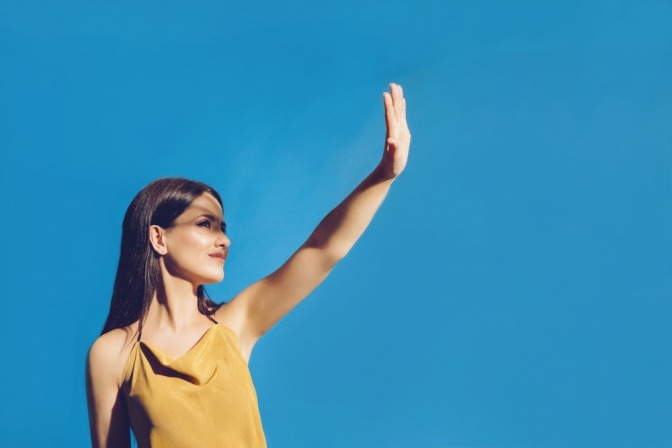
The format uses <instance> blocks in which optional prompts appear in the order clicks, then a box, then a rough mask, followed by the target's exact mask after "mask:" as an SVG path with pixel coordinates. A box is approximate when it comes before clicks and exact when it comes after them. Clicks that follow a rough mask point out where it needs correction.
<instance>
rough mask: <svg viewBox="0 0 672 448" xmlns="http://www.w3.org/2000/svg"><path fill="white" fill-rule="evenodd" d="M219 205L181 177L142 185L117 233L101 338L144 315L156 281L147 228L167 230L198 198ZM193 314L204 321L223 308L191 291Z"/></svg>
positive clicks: (200, 292)
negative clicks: (118, 241)
mask: <svg viewBox="0 0 672 448" xmlns="http://www.w3.org/2000/svg"><path fill="white" fill-rule="evenodd" d="M206 192H207V193H210V194H211V195H213V196H214V197H215V198H216V199H217V201H218V202H219V205H222V199H221V198H220V196H219V194H218V193H217V192H216V191H215V190H214V188H212V187H210V186H209V185H206V184H204V183H202V182H198V181H195V180H191V179H186V178H183V177H164V178H161V179H157V180H155V181H153V182H152V183H150V184H149V185H147V186H146V187H145V188H143V189H142V190H140V192H139V193H138V194H137V195H136V196H135V198H133V201H132V202H131V205H129V206H128V209H127V210H126V215H125V216H124V223H123V226H122V233H121V251H120V253H119V266H118V267H117V276H116V279H115V281H114V290H113V292H112V301H111V303H110V311H109V313H108V315H107V319H106V320H105V325H104V326H103V330H102V331H101V333H100V334H101V335H103V334H105V333H107V332H108V331H111V330H113V329H115V328H122V327H125V326H127V325H129V324H131V323H133V322H135V321H136V320H138V319H140V326H139V328H138V331H141V330H142V320H143V319H141V318H142V317H144V316H145V314H146V313H147V310H148V309H149V305H150V302H151V300H152V295H153V294H154V291H155V290H156V287H157V286H158V285H159V283H160V281H161V270H160V267H159V255H158V254H157V253H156V252H155V251H154V250H153V248H152V246H151V244H150V241H149V226H151V225H154V224H156V225H158V226H161V227H163V228H164V229H169V228H171V227H173V226H174V225H175V220H176V219H177V218H178V217H179V216H180V215H181V214H182V213H183V212H184V211H185V210H186V209H187V207H189V206H190V205H191V203H192V202H193V201H194V200H195V199H196V198H197V197H199V196H200V195H201V194H203V193H206ZM197 295H198V310H199V311H200V312H201V313H202V314H204V315H206V316H207V317H208V318H209V319H210V320H212V321H213V322H216V321H215V320H214V319H213V318H212V317H211V316H212V314H214V313H215V311H217V309H218V308H219V307H220V306H222V305H223V303H220V304H217V303H215V302H213V301H212V300H211V299H210V297H209V296H208V294H207V293H206V291H205V288H204V287H203V285H200V286H199V287H198V290H197Z"/></svg>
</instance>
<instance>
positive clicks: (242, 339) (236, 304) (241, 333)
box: [215, 296, 258, 363]
mask: <svg viewBox="0 0 672 448" xmlns="http://www.w3.org/2000/svg"><path fill="white" fill-rule="evenodd" d="M215 319H216V320H217V322H219V323H220V324H223V325H225V326H227V327H228V328H230V329H231V330H233V332H234V333H235V334H236V336H237V337H238V347H239V348H240V354H241V356H242V357H243V359H244V360H245V362H248V363H249V361H250V356H251V354H252V349H253V348H254V345H255V344H256V342H257V339H258V337H256V336H255V335H254V334H253V333H252V332H251V331H250V327H249V325H248V320H247V309H246V308H245V303H244V301H243V300H242V299H241V298H240V297H239V296H236V297H234V298H233V299H232V300H231V301H229V302H228V303H224V304H222V306H220V307H219V309H217V311H215Z"/></svg>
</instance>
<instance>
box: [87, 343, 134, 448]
mask: <svg viewBox="0 0 672 448" xmlns="http://www.w3.org/2000/svg"><path fill="white" fill-rule="evenodd" d="M106 336H107V334H106V335H103V336H101V337H100V338H98V339H97V340H96V342H94V343H93V345H92V346H91V348H90V349H89V353H88V354H87V357H86V399H87V405H88V411H89V429H90V432H91V446H92V447H94V448H105V447H115V448H116V447H129V448H130V446H131V442H130V431H129V423H128V421H129V419H128V412H127V410H126V405H125V402H124V398H123V396H122V394H121V390H120V388H119V385H118V381H117V375H116V372H117V371H118V362H117V361H118V354H119V350H118V347H115V344H113V343H111V342H112V341H110V338H109V337H106Z"/></svg>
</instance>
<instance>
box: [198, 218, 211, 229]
mask: <svg viewBox="0 0 672 448" xmlns="http://www.w3.org/2000/svg"><path fill="white" fill-rule="evenodd" d="M197 226H199V227H207V228H210V220H205V221H201V222H199V223H198V224H197Z"/></svg>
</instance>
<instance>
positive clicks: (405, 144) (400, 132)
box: [380, 83, 411, 178]
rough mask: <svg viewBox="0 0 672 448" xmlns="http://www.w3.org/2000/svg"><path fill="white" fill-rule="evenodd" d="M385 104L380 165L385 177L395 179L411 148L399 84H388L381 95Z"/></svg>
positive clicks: (404, 101) (402, 93) (402, 168)
mask: <svg viewBox="0 0 672 448" xmlns="http://www.w3.org/2000/svg"><path fill="white" fill-rule="evenodd" d="M383 100H384V103H385V124H386V126H387V133H386V135H385V150H384V152H383V159H382V160H381V162H380V164H381V167H382V168H383V170H384V172H385V173H386V175H387V176H389V177H391V178H395V177H397V176H399V174H401V172H402V171H404V168H406V162H407V161H408V150H409V148H410V146H411V132H410V131H409V129H408V124H407V123H406V99H405V98H404V92H403V90H402V89H401V86H400V85H399V84H394V83H391V84H390V91H389V92H385V93H383Z"/></svg>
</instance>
